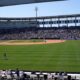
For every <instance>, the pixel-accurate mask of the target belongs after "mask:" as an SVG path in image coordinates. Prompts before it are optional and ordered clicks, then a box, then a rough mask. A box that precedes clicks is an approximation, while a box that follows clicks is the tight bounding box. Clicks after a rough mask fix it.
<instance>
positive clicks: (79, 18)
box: [0, 14, 80, 40]
mask: <svg viewBox="0 0 80 80" xmlns="http://www.w3.org/2000/svg"><path fill="white" fill-rule="evenodd" d="M16 39H17V40H24V39H61V40H80V14H75V15H61V16H47V17H37V18H36V17H30V18H0V40H16Z"/></svg>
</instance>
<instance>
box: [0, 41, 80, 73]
mask: <svg viewBox="0 0 80 80" xmlns="http://www.w3.org/2000/svg"><path fill="white" fill-rule="evenodd" d="M6 42H9V43H10V45H8V43H6ZM16 42H17V44H15V41H14V40H13V41H8V40H7V41H0V69H13V70H15V69H16V68H19V69H21V70H30V71H66V72H80V41H79V40H67V41H64V42H59V43H49V44H47V43H46V42H44V41H41V40H39V44H37V42H38V41H32V42H31V41H27V43H28V42H29V43H30V44H31V43H32V44H31V45H29V44H28V45H25V44H26V43H25V42H24V41H18V40H16ZM33 42H34V43H35V42H36V44H35V45H33ZM41 42H42V44H40V43H41ZM19 43H21V44H20V45H18V44H19ZM22 43H23V45H22ZM11 44H14V45H11ZM5 53H6V58H7V59H5V56H4V54H5Z"/></svg>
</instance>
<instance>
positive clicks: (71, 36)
mask: <svg viewBox="0 0 80 80" xmlns="http://www.w3.org/2000/svg"><path fill="white" fill-rule="evenodd" d="M43 38H45V39H65V40H80V28H73V27H72V28H63V27H62V28H17V29H16V28H15V29H0V40H22V39H43Z"/></svg>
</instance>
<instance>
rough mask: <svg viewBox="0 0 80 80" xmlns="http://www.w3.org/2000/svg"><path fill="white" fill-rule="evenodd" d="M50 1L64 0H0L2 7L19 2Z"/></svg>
mask: <svg viewBox="0 0 80 80" xmlns="http://www.w3.org/2000/svg"><path fill="white" fill-rule="evenodd" d="M50 1H63V0H0V7H2V6H11V5H19V4H30V3H40V2H50Z"/></svg>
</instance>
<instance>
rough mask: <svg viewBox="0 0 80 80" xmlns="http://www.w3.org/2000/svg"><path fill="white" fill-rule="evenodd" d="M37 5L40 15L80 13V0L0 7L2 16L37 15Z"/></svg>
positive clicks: (0, 15)
mask: <svg viewBox="0 0 80 80" xmlns="http://www.w3.org/2000/svg"><path fill="white" fill-rule="evenodd" d="M35 7H38V12H37V14H38V17H39V16H55V15H68V14H80V0H66V1H57V2H46V3H34V4H23V5H16V6H7V7H0V17H35V16H36V12H35Z"/></svg>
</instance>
